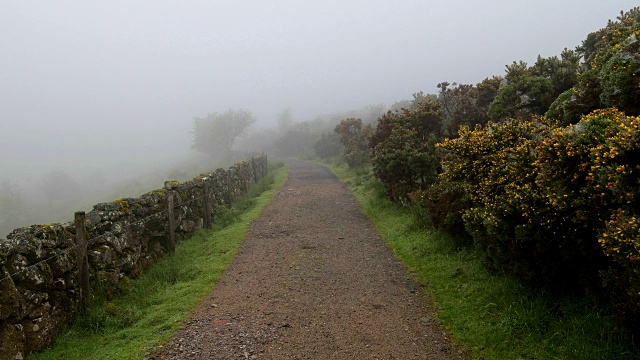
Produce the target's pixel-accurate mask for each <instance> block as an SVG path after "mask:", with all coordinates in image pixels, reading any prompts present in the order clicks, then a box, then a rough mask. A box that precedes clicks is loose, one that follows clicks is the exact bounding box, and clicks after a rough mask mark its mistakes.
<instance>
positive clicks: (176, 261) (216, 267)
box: [30, 167, 288, 359]
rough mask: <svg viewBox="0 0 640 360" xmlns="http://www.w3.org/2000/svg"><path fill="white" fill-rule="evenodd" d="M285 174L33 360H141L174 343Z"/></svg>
mask: <svg viewBox="0 0 640 360" xmlns="http://www.w3.org/2000/svg"><path fill="white" fill-rule="evenodd" d="M287 173H288V169H287V168H285V167H279V168H278V169H277V170H275V171H271V172H270V175H269V176H268V177H267V178H265V179H262V180H261V181H260V182H258V184H256V185H254V187H253V188H252V190H251V192H250V193H249V194H248V195H247V196H245V197H244V198H243V199H241V200H240V201H238V202H236V203H235V204H234V205H233V207H232V208H231V209H226V210H224V211H220V212H217V213H216V217H215V218H216V220H215V223H216V225H215V228H214V229H212V230H206V229H202V230H200V231H199V232H198V233H197V234H196V235H195V236H194V237H192V238H191V239H189V240H187V241H183V242H181V243H179V244H177V246H176V252H175V255H174V256H167V257H165V258H164V259H162V260H160V261H159V262H157V263H156V264H154V265H153V266H152V267H151V268H150V269H149V270H148V271H147V272H145V274H144V275H142V276H141V277H140V278H138V279H136V280H131V281H130V283H129V284H125V285H123V289H122V294H121V295H120V296H118V297H116V298H113V299H106V297H104V296H97V299H95V301H94V304H93V306H92V311H91V313H90V314H89V315H87V316H85V317H83V318H81V319H79V320H78V321H77V322H76V323H75V324H74V325H73V326H72V327H71V328H70V329H69V330H68V331H67V332H66V333H65V334H63V335H62V336H61V337H60V338H59V339H58V340H57V342H56V344H55V346H54V347H53V348H52V349H50V350H48V351H45V352H43V353H41V354H35V355H33V356H32V357H30V359H142V358H143V357H144V356H145V354H146V353H148V352H153V351H154V349H156V347H157V346H158V345H159V344H162V343H164V342H166V341H168V340H169V339H171V337H172V335H173V333H174V332H175V331H176V330H177V329H178V328H179V327H180V326H181V324H182V323H183V322H184V321H185V320H187V319H188V317H189V314H190V313H191V311H192V310H193V309H194V308H195V307H196V305H197V304H198V303H199V302H200V300H202V299H203V298H204V297H205V296H206V295H207V294H208V293H209V292H210V291H211V289H213V287H214V286H215V284H216V283H217V282H218V280H219V279H220V277H221V276H222V272H223V271H224V269H225V268H226V267H227V265H228V264H229V263H230V261H231V260H232V258H233V257H234V255H235V254H236V253H237V251H238V249H239V247H240V244H241V243H242V241H243V239H244V237H245V235H246V233H247V231H248V229H249V226H250V223H251V222H252V221H253V220H254V219H256V218H257V217H258V216H259V215H260V213H261V212H262V210H263V209H264V208H265V207H266V205H267V204H269V203H270V202H271V200H272V199H273V197H274V194H275V192H276V190H277V189H279V188H280V187H282V185H283V184H284V181H285V180H286V178H287ZM96 290H97V292H98V294H99V293H100V291H99V289H96Z"/></svg>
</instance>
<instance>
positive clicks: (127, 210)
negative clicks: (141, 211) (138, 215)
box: [114, 199, 132, 215]
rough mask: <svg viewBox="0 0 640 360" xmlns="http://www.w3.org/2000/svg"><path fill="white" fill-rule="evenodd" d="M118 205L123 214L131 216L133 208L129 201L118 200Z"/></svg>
mask: <svg viewBox="0 0 640 360" xmlns="http://www.w3.org/2000/svg"><path fill="white" fill-rule="evenodd" d="M114 202H115V203H116V204H118V205H120V211H122V212H123V213H125V214H127V215H130V214H131V212H132V210H131V206H130V205H129V201H128V200H127V199H118V200H116V201H114Z"/></svg>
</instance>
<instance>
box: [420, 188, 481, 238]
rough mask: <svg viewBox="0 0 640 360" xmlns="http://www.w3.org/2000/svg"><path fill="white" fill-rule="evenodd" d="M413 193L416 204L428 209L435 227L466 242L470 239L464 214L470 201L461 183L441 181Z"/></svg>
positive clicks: (428, 214)
mask: <svg viewBox="0 0 640 360" xmlns="http://www.w3.org/2000/svg"><path fill="white" fill-rule="evenodd" d="M413 195H414V196H413V198H414V199H415V202H416V204H417V205H418V206H420V207H422V208H425V209H426V210H427V217H428V218H429V220H430V221H431V224H432V225H433V226H434V227H435V228H437V229H440V230H443V231H445V232H447V233H449V234H451V235H455V236H456V237H457V238H460V239H461V240H463V241H465V242H466V240H468V238H469V234H468V233H467V232H466V230H465V227H464V221H463V219H462V214H463V213H464V211H465V210H467V209H468V208H469V207H470V202H469V197H468V196H467V193H466V192H465V190H464V186H463V185H462V184H461V183H457V182H449V181H440V182H436V183H434V184H432V185H431V186H429V187H428V188H427V190H424V191H422V190H420V191H418V192H416V193H414V194H413Z"/></svg>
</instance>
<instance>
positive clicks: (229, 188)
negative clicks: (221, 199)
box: [226, 167, 233, 206]
mask: <svg viewBox="0 0 640 360" xmlns="http://www.w3.org/2000/svg"><path fill="white" fill-rule="evenodd" d="M231 171H232V170H231V167H230V168H228V169H227V171H226V173H227V205H229V206H230V205H231V203H232V202H233V188H232V186H231V183H233V179H232V176H231Z"/></svg>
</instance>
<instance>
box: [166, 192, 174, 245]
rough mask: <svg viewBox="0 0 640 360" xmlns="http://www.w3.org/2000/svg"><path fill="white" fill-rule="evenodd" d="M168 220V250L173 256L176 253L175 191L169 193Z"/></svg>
mask: <svg viewBox="0 0 640 360" xmlns="http://www.w3.org/2000/svg"><path fill="white" fill-rule="evenodd" d="M167 218H168V220H169V224H168V226H169V229H168V232H169V233H168V234H167V250H168V251H169V254H171V255H173V254H175V252H176V234H175V232H174V230H175V224H174V223H175V220H174V217H173V191H167Z"/></svg>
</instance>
